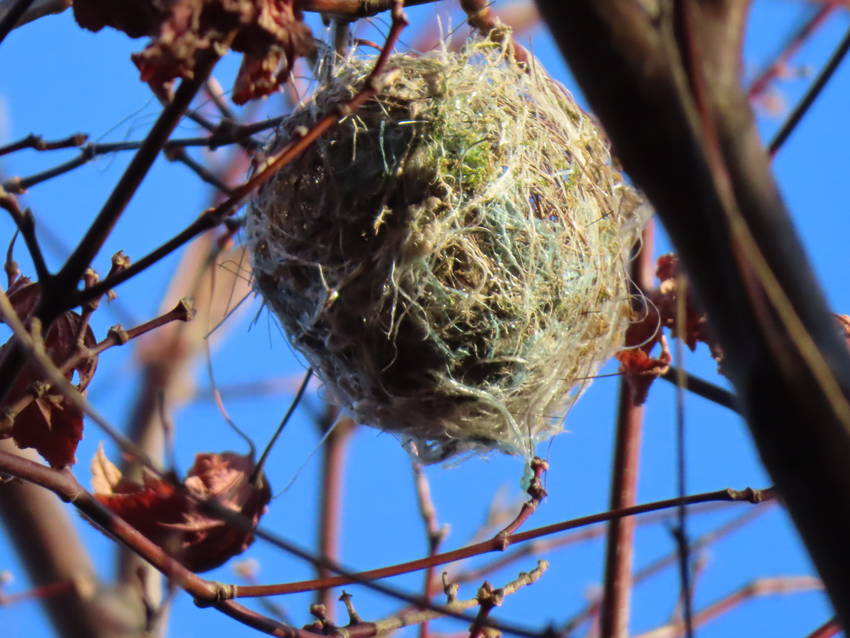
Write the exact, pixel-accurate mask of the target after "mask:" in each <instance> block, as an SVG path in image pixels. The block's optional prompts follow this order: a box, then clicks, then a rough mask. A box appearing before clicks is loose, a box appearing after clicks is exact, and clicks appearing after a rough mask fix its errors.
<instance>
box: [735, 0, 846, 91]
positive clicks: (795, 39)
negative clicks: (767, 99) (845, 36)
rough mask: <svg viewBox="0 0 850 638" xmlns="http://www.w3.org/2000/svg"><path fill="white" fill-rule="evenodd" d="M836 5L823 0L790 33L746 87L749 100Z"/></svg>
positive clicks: (774, 74) (784, 65) (783, 65)
mask: <svg viewBox="0 0 850 638" xmlns="http://www.w3.org/2000/svg"><path fill="white" fill-rule="evenodd" d="M837 5H838V3H837V2H834V1H833V2H824V3H823V5H822V6H821V7H820V8H818V9H817V10H816V11H815V12H814V14H813V15H812V17H811V18H809V19H808V20H807V21H806V22H804V23H803V24H802V25H801V26H800V28H799V29H797V31H795V32H794V33H793V34H792V35H791V37H790V38H789V39H788V42H786V43H785V46H783V47H782V50H781V52H780V53H779V55H778V56H776V59H774V60H773V61H772V62H771V63H770V64H768V65H767V67H766V68H765V69H764V70H763V71H762V72H761V73H759V74H758V75H757V76H756V78H755V79H754V80H753V81H752V83H751V84H750V87H749V88H748V89H747V97H749V98H750V99H751V100H752V99H756V98H758V96H760V95H762V94H763V93H764V92H765V91H766V90H767V87H768V85H769V84H770V83H771V82H772V81H773V80H774V79H775V78H776V77H778V76H779V75H780V74H781V73H782V71H783V69H784V68H785V67H786V65H787V64H788V60H790V59H791V58H792V57H793V56H794V54H795V53H797V51H798V50H799V49H800V47H801V46H803V45H804V44H805V43H806V41H807V40H808V39H809V38H810V37H811V36H812V34H813V33H814V32H815V31H817V29H818V28H819V27H820V26H821V25H822V24H824V22H826V19H827V18H828V17H829V16H830V15H831V14H832V12H833V11H834V10H835V9H836V8H837Z"/></svg>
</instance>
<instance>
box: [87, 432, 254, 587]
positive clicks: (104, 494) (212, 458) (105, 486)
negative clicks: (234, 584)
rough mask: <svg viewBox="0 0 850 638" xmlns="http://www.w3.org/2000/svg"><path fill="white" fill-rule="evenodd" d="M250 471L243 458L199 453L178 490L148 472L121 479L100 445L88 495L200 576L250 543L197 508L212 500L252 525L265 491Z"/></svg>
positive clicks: (251, 465)
mask: <svg viewBox="0 0 850 638" xmlns="http://www.w3.org/2000/svg"><path fill="white" fill-rule="evenodd" d="M254 468H255V465H254V461H253V459H252V458H251V457H249V456H242V455H240V454H235V453H233V452H223V453H221V454H211V453H210V454H207V453H205V454H198V455H196V456H195V463H194V465H192V467H191V468H190V469H189V472H188V474H187V476H186V478H185V480H184V481H183V486H182V487H178V486H176V485H174V484H172V483H169V482H166V481H164V480H162V479H159V478H157V477H154V476H151V475H150V474H147V475H145V477H144V478H143V481H142V483H137V482H135V481H129V480H125V479H124V478H123V477H122V476H121V471H120V470H119V469H118V468H117V467H116V466H115V465H114V464H113V463H112V462H110V461H109V459H107V458H106V455H105V454H104V452H103V448H102V447H101V448H100V449H98V451H97V454H96V455H95V458H94V460H93V461H92V467H91V470H92V485H93V488H94V492H95V494H94V495H95V497H96V498H97V499H98V500H99V501H100V502H101V503H103V504H104V505H106V507H108V508H109V509H111V510H112V511H113V512H115V513H116V514H118V515H119V516H120V517H121V518H123V519H124V520H126V521H127V522H128V523H130V524H131V525H132V526H133V527H135V528H136V529H137V530H139V531H140V532H141V533H142V534H144V535H145V536H146V537H147V538H148V539H150V540H151V541H153V542H154V543H156V544H157V545H159V546H160V547H162V548H163V549H164V550H165V551H167V552H168V553H169V554H170V555H171V556H173V557H174V558H176V559H177V560H179V561H180V562H181V563H183V565H185V566H186V567H188V568H189V569H191V570H193V571H197V572H202V571H206V570H209V569H213V568H214V567H218V566H219V565H221V564H222V563H224V562H225V561H227V560H228V559H229V558H231V557H232V556H236V555H237V554H240V553H242V552H243V551H244V550H245V549H247V547H248V546H249V545H250V544H251V542H252V541H253V540H254V538H253V534H251V532H248V531H245V530H243V529H239V528H237V527H234V526H233V525H230V524H228V523H227V522H225V521H222V520H220V519H218V518H214V517H212V516H210V515H208V514H207V513H205V512H204V511H203V508H202V506H201V503H202V502H203V501H206V500H207V499H216V500H217V501H218V502H219V504H221V505H223V506H224V507H227V508H229V509H231V510H233V511H235V512H239V513H241V514H242V515H244V516H245V517H246V518H247V519H248V520H250V521H251V522H252V523H253V524H254V525H256V524H257V522H258V521H259V520H260V517H261V516H262V515H263V514H264V513H265V511H266V505H267V504H268V502H269V500H270V498H271V490H270V488H269V485H268V483H267V482H266V481H265V479H264V478H261V479H260V481H259V483H258V484H254V483H252V482H251V476H252V474H253V471H254ZM190 495H191V496H190Z"/></svg>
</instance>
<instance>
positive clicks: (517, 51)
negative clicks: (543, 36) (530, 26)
mask: <svg viewBox="0 0 850 638" xmlns="http://www.w3.org/2000/svg"><path fill="white" fill-rule="evenodd" d="M460 6H461V8H462V9H463V10H464V11H465V12H466V19H467V21H468V22H469V26H471V27H472V28H473V29H476V30H478V32H479V33H481V35H483V36H484V37H485V38H486V37H492V38H494V39H496V40H497V41H499V42H501V41H502V40H504V39H505V38H506V37H507V38H510V46H511V47H512V49H513V56H514V59H515V60H516V61H517V62H521V63H524V64H528V62H529V60H530V54H529V53H528V50H527V49H526V48H525V47H524V46H522V45H521V44H519V43H518V42H517V41H516V40H514V38H513V36H511V35H510V32H506V31H505V30H504V29H501V30H500V29H499V27H500V22H499V20H498V19H497V18H496V17H495V16H494V15H493V12H492V10H491V9H490V2H488V1H487V0H460Z"/></svg>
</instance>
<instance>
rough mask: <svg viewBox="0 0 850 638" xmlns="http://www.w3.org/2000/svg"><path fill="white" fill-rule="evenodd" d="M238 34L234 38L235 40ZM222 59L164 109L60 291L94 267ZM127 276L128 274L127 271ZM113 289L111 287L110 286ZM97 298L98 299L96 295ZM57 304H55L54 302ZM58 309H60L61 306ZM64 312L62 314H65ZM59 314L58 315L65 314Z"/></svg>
mask: <svg viewBox="0 0 850 638" xmlns="http://www.w3.org/2000/svg"><path fill="white" fill-rule="evenodd" d="M233 35H234V34H231V38H232V37H233ZM218 57H219V56H218V55H217V54H215V53H212V52H209V53H207V54H205V55H203V56H201V59H200V60H199V61H198V64H197V65H196V69H195V71H194V77H193V78H192V79H191V80H184V81H183V82H181V83H180V87H179V88H178V89H177V91H176V92H175V94H174V99H173V100H172V101H171V102H170V103H169V104H168V105H167V106H166V107H165V108H164V109H163V111H162V113H161V114H160V116H159V118H157V121H156V123H155V124H154V125H153V127H152V128H151V130H150V132H149V133H148V135H147V137H146V138H145V141H144V142H143V143H142V146H141V147H140V148H139V150H138V152H137V153H136V155H135V156H134V157H133V160H132V161H131V162H130V165H129V166H128V167H127V169H126V171H125V172H124V175H123V176H122V177H121V179H120V180H119V182H118V184H116V186H115V188H114V189H113V191H112V193H111V194H110V196H109V199H107V201H106V203H105V204H104V205H103V208H102V209H101V211H100V213H99V214H98V216H97V217H96V218H95V220H94V222H92V224H91V226H90V227H89V229H88V230H87V231H86V234H85V236H84V237H83V239H82V240H80V243H79V245H78V246H77V248H76V249H75V250H74V252H73V253H72V254H71V256H70V257H68V260H67V261H66V262H65V265H64V266H63V267H62V269H61V270H60V272H59V274H58V275H57V281H56V288H57V289H58V290H67V289H69V288H70V289H75V287H76V283H77V282H78V281H79V279H80V277H81V276H82V273H83V272H84V271H85V269H86V268H88V267H89V265H90V264H91V261H92V259H94V257H95V255H97V253H98V252H99V251H100V248H101V246H102V245H103V243H104V242H105V241H106V239H107V237H108V236H109V234H110V233H111V231H112V228H113V227H114V226H115V224H116V222H117V221H118V218H119V217H120V216H121V213H123V212H124V209H125V208H126V207H127V204H129V202H130V199H131V198H132V197H133V195H134V194H135V192H136V189H137V188H138V187H139V185H140V184H141V183H142V180H143V179H144V178H145V175H147V172H148V170H149V169H150V167H151V165H152V164H153V162H154V160H155V159H156V157H157V156H158V155H159V153H160V151H161V150H162V147H163V146H164V145H165V143H166V141H167V140H168V137H169V136H170V135H171V132H172V131H173V130H174V127H176V126H177V123H178V122H179V121H180V119H181V117H182V116H183V114H184V113H185V112H186V110H187V109H188V108H189V104H191V102H192V100H193V99H194V97H195V95H196V94H197V92H198V90H200V88H201V86H202V85H203V83H204V82H205V81H206V78H207V76H209V74H210V73H211V72H212V69H213V67H214V66H215V63H216V62H217V61H218ZM125 272H126V271H125ZM110 287H111V286H110ZM96 296H97V295H96ZM52 303H55V302H52ZM56 305H59V304H58V303H57V304H56ZM64 309H65V308H62V309H61V310H64ZM61 310H59V311H58V312H61Z"/></svg>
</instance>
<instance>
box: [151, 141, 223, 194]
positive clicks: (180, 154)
mask: <svg viewBox="0 0 850 638" xmlns="http://www.w3.org/2000/svg"><path fill="white" fill-rule="evenodd" d="M165 156H166V157H167V158H168V159H169V160H171V161H172V162H180V163H181V164H184V165H185V166H187V167H188V168H189V170H191V171H192V172H193V173H195V175H197V176H198V177H199V178H200V179H201V181H203V182H206V183H207V184H209V185H211V186H214V187H215V188H217V189H218V190H219V191H221V192H222V193H225V194H226V195H230V194H232V193H233V189H232V188H230V186H228V185H227V184H225V183H224V182H223V181H221V180H220V179H219V178H218V176H217V175H216V174H215V173H213V172H212V171H211V170H210V169H208V168H207V167H206V166H204V165H203V164H201V163H199V162H196V161H195V160H194V159H192V158H191V157H190V156H189V154H188V153H187V152H186V150H185V149H184V148H181V147H179V146H168V147H166V150H165Z"/></svg>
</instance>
